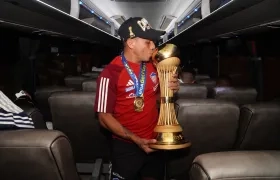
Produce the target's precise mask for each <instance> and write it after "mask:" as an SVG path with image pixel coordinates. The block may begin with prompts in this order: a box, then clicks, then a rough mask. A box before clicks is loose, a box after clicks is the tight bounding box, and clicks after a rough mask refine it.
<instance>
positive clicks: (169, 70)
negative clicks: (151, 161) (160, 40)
mask: <svg viewBox="0 0 280 180" xmlns="http://www.w3.org/2000/svg"><path fill="white" fill-rule="evenodd" d="M178 55H179V51H178V48H177V46H175V45H173V44H165V45H164V46H162V47H159V48H158V49H157V50H156V51H155V53H154V54H153V56H152V61H153V63H154V65H155V67H156V68H157V72H158V76H159V85H160V93H161V102H160V113H159V119H158V123H157V126H156V127H155V129H154V131H155V132H156V133H157V134H158V135H157V138H156V139H157V143H156V144H152V145H150V147H151V148H153V149H161V150H172V149H182V148H186V147H189V146H190V145H191V143H190V142H188V141H186V140H185V138H184V136H183V133H182V131H183V129H182V127H181V126H180V125H179V123H178V121H177V118H176V113H175V108H174V98H173V91H172V90H170V89H169V87H168V83H169V79H170V78H171V77H172V76H173V75H174V74H175V73H176V72H177V69H178V67H179V64H180V59H179V58H178Z"/></svg>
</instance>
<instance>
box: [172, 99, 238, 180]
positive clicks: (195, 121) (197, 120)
mask: <svg viewBox="0 0 280 180" xmlns="http://www.w3.org/2000/svg"><path fill="white" fill-rule="evenodd" d="M177 104H178V105H179V112H178V122H179V124H180V125H181V126H182V128H183V134H184V137H185V138H186V139H187V140H189V141H190V142H191V143H192V145H191V147H190V148H187V149H181V150H178V151H177V150H176V151H171V152H169V167H168V171H169V172H168V173H169V174H170V176H171V178H175V179H181V178H179V177H187V176H188V174H187V172H188V170H189V168H190V166H191V163H192V161H193V159H194V158H195V157H196V156H197V155H200V154H203V153H209V152H217V151H226V150H229V149H232V148H233V145H234V142H235V139H236V132H237V128H238V118H239V107H238V106H237V105H235V104H233V103H231V102H226V101H218V100H214V99H188V100H187V99H180V100H178V101H177ZM183 179H184V178H183Z"/></svg>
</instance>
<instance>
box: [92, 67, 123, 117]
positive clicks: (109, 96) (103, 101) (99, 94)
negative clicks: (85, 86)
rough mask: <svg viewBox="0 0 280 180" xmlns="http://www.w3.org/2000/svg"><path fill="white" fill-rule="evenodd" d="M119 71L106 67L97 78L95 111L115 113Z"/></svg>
mask: <svg viewBox="0 0 280 180" xmlns="http://www.w3.org/2000/svg"><path fill="white" fill-rule="evenodd" d="M117 79H118V73H116V71H114V69H112V68H110V67H106V68H105V69H104V70H103V71H102V73H101V74H100V76H99V77H98V79H97V89H96V97H95V104H94V110H95V112H102V113H113V111H114V108H115V102H116V96H117Z"/></svg>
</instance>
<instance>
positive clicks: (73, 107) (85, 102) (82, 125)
mask: <svg viewBox="0 0 280 180" xmlns="http://www.w3.org/2000/svg"><path fill="white" fill-rule="evenodd" d="M94 101H95V93H94V92H82V91H79V92H78V91H73V92H57V93H53V94H52V95H51V97H50V98H49V104H50V109H51V113H52V117H53V128H54V129H55V130H59V131H62V132H63V133H65V134H66V135H67V137H69V139H70V141H71V143H72V147H73V151H74V157H75V160H76V162H77V163H94V162H95V160H96V159H98V158H101V159H103V160H104V162H105V161H108V159H109V146H108V136H107V134H106V133H105V132H104V131H103V129H102V128H101V126H100V124H99V121H98V119H97V115H96V114H95V112H94V109H93V106H94Z"/></svg>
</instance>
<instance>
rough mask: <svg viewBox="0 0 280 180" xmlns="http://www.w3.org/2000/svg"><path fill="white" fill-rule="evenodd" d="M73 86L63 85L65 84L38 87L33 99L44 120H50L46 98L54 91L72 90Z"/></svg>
mask: <svg viewBox="0 0 280 180" xmlns="http://www.w3.org/2000/svg"><path fill="white" fill-rule="evenodd" d="M73 90H74V89H73V88H69V87H65V86H48V87H41V88H38V89H37V90H36V92H35V100H36V103H37V105H38V109H40V111H41V113H42V114H43V117H44V120H45V121H52V115H51V113H50V108H49V103H48V98H49V97H50V96H51V94H52V93H54V92H61V91H73Z"/></svg>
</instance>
